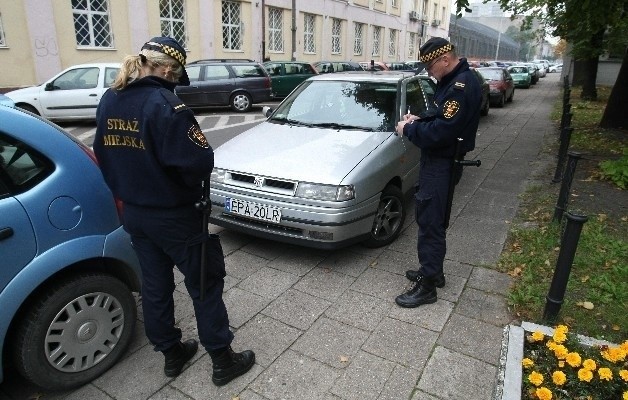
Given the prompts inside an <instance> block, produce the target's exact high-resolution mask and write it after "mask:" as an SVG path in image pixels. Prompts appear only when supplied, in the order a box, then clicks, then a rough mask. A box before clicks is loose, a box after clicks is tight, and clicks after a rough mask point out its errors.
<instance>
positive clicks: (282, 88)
mask: <svg viewBox="0 0 628 400" xmlns="http://www.w3.org/2000/svg"><path fill="white" fill-rule="evenodd" d="M264 69H266V72H268V75H270V81H271V85H272V88H273V93H274V94H275V96H276V97H285V96H286V94H287V92H288V88H287V82H286V80H285V79H284V74H285V72H284V68H283V63H278V62H267V63H264Z"/></svg>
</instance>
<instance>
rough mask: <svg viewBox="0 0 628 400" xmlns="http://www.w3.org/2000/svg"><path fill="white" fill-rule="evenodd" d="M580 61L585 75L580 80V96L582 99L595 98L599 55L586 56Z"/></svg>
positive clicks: (593, 99) (592, 99)
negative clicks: (593, 56)
mask: <svg viewBox="0 0 628 400" xmlns="http://www.w3.org/2000/svg"><path fill="white" fill-rule="evenodd" d="M581 61H582V64H581V65H582V67H583V69H584V71H583V72H584V74H585V75H584V76H585V77H586V78H585V79H584V80H583V82H582V92H581V93H580V98H581V99H582V100H591V101H595V100H597V87H596V86H595V81H596V80H597V64H598V62H599V57H595V58H587V59H585V60H581Z"/></svg>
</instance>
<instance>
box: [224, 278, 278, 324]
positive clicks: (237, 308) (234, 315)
mask: <svg viewBox="0 0 628 400" xmlns="http://www.w3.org/2000/svg"><path fill="white" fill-rule="evenodd" d="M222 298H223V300H224V302H225V305H226V306H227V312H228V313H229V325H231V326H232V327H234V328H239V327H241V326H242V325H244V324H245V323H246V322H247V321H248V320H250V319H251V318H253V317H254V316H255V315H256V314H257V313H258V312H260V311H261V310H263V309H264V307H266V306H267V305H268V304H269V303H270V302H271V300H270V299H269V298H266V297H262V296H260V295H258V294H255V293H250V292H248V291H246V290H243V289H240V288H238V287H234V288H233V289H231V290H229V291H228V292H227V293H225V294H224V295H223V296H222Z"/></svg>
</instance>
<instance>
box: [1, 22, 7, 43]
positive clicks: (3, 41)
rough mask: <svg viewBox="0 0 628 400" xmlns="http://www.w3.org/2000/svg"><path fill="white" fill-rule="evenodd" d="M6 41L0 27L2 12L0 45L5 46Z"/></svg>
mask: <svg viewBox="0 0 628 400" xmlns="http://www.w3.org/2000/svg"><path fill="white" fill-rule="evenodd" d="M6 46H7V41H6V39H5V38H4V29H3V28H2V14H0V47H6Z"/></svg>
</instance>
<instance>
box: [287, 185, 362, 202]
mask: <svg viewBox="0 0 628 400" xmlns="http://www.w3.org/2000/svg"><path fill="white" fill-rule="evenodd" d="M295 195H296V196H297V197H304V198H308V199H316V200H326V201H346V200H351V199H353V198H355V188H354V187H353V185H340V186H336V185H320V184H316V183H303V182H301V183H299V185H298V186H297V191H296V194H295Z"/></svg>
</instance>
